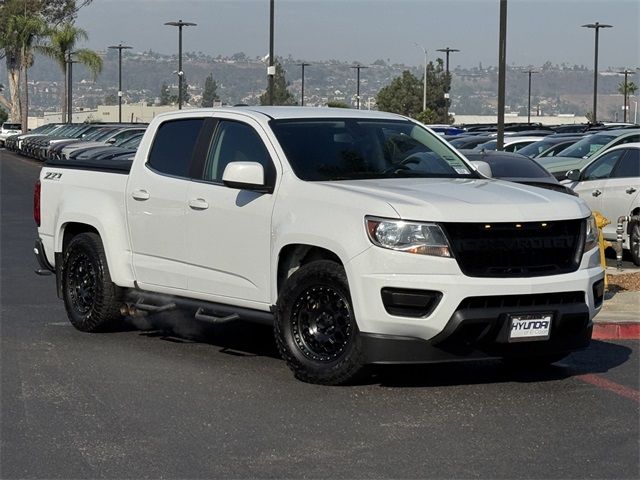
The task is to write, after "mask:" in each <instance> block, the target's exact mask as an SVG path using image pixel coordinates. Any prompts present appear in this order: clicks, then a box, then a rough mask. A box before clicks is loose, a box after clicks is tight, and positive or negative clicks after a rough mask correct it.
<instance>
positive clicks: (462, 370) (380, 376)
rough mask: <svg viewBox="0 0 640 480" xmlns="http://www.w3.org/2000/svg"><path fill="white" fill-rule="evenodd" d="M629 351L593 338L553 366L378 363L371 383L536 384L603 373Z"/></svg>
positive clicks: (621, 361)
mask: <svg viewBox="0 0 640 480" xmlns="http://www.w3.org/2000/svg"><path fill="white" fill-rule="evenodd" d="M631 353H632V350H631V349H630V348H628V347H626V346H624V345H619V344H614V343H609V342H605V341H599V340H593V341H592V342H591V345H590V346H589V348H587V349H586V350H583V351H580V352H575V353H573V354H571V355H569V356H567V357H566V358H564V359H562V360H560V361H559V362H557V363H554V364H552V365H547V366H542V367H535V368H534V367H530V368H524V367H520V368H517V367H512V366H510V365H507V364H505V363H503V362H501V361H500V360H479V361H470V362H456V363H448V364H444V363H442V364H431V365H405V366H401V365H390V366H386V365H385V366H377V367H376V368H375V373H374V375H373V376H372V378H371V382H368V383H378V384H380V385H381V386H385V387H407V388H410V387H438V386H454V385H477V384H486V383H504V382H518V383H537V382H548V381H557V380H564V379H567V378H570V377H575V376H579V375H585V374H590V373H606V372H608V371H609V370H611V369H613V368H616V367H618V366H620V365H622V364H624V363H626V362H627V361H629V359H630V357H631Z"/></svg>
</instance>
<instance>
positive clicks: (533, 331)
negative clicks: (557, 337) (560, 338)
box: [508, 312, 553, 342]
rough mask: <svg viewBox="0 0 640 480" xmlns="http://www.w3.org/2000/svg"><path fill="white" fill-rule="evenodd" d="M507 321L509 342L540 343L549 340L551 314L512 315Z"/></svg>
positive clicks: (551, 322) (551, 321)
mask: <svg viewBox="0 0 640 480" xmlns="http://www.w3.org/2000/svg"><path fill="white" fill-rule="evenodd" d="M508 319H509V337H508V339H509V342H541V341H545V340H549V338H551V326H552V324H553V312H533V313H512V314H509V316H508ZM516 327H517V328H516Z"/></svg>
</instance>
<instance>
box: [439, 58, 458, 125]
mask: <svg viewBox="0 0 640 480" xmlns="http://www.w3.org/2000/svg"><path fill="white" fill-rule="evenodd" d="M436 51H438V52H444V53H445V56H446V60H445V70H446V72H447V85H446V91H445V95H444V97H445V101H444V105H445V106H444V108H445V118H446V119H447V121H449V92H450V90H451V76H450V75H449V54H451V53H455V52H459V51H460V50H458V49H457V48H449V47H445V48H439V49H438V50H436Z"/></svg>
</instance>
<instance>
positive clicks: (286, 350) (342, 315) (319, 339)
mask: <svg viewBox="0 0 640 480" xmlns="http://www.w3.org/2000/svg"><path fill="white" fill-rule="evenodd" d="M274 333H275V338H276V343H277V345H278V350H279V351H280V354H281V355H282V358H284V360H285V361H286V362H287V365H288V366H289V368H291V370H293V373H294V375H295V376H296V378H298V379H299V380H302V381H304V382H309V383H317V384H323V385H341V384H345V383H349V382H353V381H354V380H355V379H356V378H357V377H358V376H359V374H360V373H361V372H362V369H363V357H364V355H363V349H362V344H361V341H360V337H359V331H358V326H357V324H356V319H355V315H354V312H353V305H352V302H351V295H350V293H349V285H348V283H347V275H346V273H345V271H344V268H342V266H340V265H338V264H337V263H335V262H332V261H328V260H319V261H315V262H311V263H308V264H306V265H304V266H302V267H300V268H299V269H298V270H297V271H296V272H294V273H293V274H292V275H291V276H290V277H289V278H288V279H287V281H286V282H285V284H284V286H283V288H282V290H281V293H280V296H279V299H278V304H277V310H276V319H275V327H274Z"/></svg>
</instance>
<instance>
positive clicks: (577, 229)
mask: <svg viewBox="0 0 640 480" xmlns="http://www.w3.org/2000/svg"><path fill="white" fill-rule="evenodd" d="M583 225H584V221H583V220H562V221H555V222H528V223H492V224H485V223H445V224H443V225H442V227H443V228H444V230H445V232H446V235H447V237H448V239H449V242H450V245H451V249H452V250H453V255H454V257H455V258H456V259H457V261H458V265H459V266H460V269H461V270H462V271H463V272H464V274H465V275H467V276H470V277H538V276H544V275H557V274H559V273H569V272H573V271H576V270H577V269H578V266H579V264H580V259H581V254H582V243H583V238H582V236H583Z"/></svg>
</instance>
